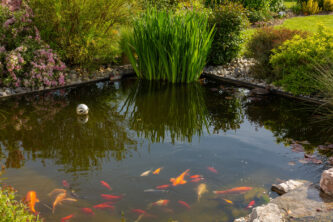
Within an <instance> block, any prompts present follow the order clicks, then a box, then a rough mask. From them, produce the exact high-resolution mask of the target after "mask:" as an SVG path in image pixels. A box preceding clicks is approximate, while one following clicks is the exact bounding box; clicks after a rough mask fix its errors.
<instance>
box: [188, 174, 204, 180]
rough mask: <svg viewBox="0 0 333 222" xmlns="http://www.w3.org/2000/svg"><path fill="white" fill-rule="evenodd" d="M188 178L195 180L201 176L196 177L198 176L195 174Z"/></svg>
mask: <svg viewBox="0 0 333 222" xmlns="http://www.w3.org/2000/svg"><path fill="white" fill-rule="evenodd" d="M190 178H191V179H197V178H203V176H202V175H198V174H196V175H192V176H190Z"/></svg>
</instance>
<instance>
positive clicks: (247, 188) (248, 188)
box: [213, 187, 252, 194]
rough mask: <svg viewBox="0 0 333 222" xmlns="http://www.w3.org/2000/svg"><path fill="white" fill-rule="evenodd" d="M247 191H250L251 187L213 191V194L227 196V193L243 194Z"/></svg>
mask: <svg viewBox="0 0 333 222" xmlns="http://www.w3.org/2000/svg"><path fill="white" fill-rule="evenodd" d="M249 190H252V187H235V188H232V189H229V190H222V191H218V190H215V191H213V193H214V194H229V193H245V192H247V191H249Z"/></svg>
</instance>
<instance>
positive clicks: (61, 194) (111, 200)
mask: <svg viewBox="0 0 333 222" xmlns="http://www.w3.org/2000/svg"><path fill="white" fill-rule="evenodd" d="M162 170H163V167H161V168H158V169H156V170H154V171H153V170H152V169H151V170H147V171H145V172H143V173H142V174H141V175H140V176H141V177H146V176H149V175H150V174H153V175H158V174H160V173H161V171H162ZM207 170H209V171H210V172H211V173H214V174H218V171H217V170H216V169H215V168H214V167H207ZM204 179H205V178H204V177H203V175H197V174H195V175H190V169H187V170H185V171H184V172H183V173H181V174H180V175H179V176H178V177H175V178H170V184H164V185H159V186H156V187H155V189H148V190H144V192H154V191H158V190H160V191H161V190H167V189H169V188H170V187H176V186H180V185H184V184H186V183H188V181H187V180H189V182H192V183H199V182H200V181H203V180H204ZM100 184H101V186H103V187H105V188H106V189H107V190H108V191H112V188H111V186H110V185H109V183H108V182H106V181H100ZM62 185H63V188H65V189H63V188H59V189H54V190H52V191H51V192H50V193H49V194H48V195H49V196H50V197H53V198H54V202H53V204H52V208H51V210H52V214H55V213H56V208H57V206H59V205H61V204H62V203H64V202H66V201H70V202H76V201H78V199H79V197H78V195H77V194H76V193H75V191H74V190H73V189H72V188H71V185H70V184H69V183H68V182H67V181H66V180H63V181H62ZM252 189H253V188H252V187H235V188H231V189H227V190H214V191H212V193H213V194H215V195H216V196H217V198H220V199H221V200H224V201H225V202H226V203H228V204H233V202H232V201H231V200H228V199H225V198H224V196H223V195H225V194H245V193H246V192H248V191H250V190H252ZM208 192H209V190H208V188H207V185H206V184H205V183H200V184H199V185H198V186H197V188H196V195H197V201H198V202H199V201H200V199H201V198H202V196H203V195H204V194H205V193H208ZM100 197H101V199H103V200H106V202H102V203H100V204H97V205H94V206H93V207H91V208H89V207H84V208H81V210H80V212H76V213H73V214H70V215H67V216H65V217H62V218H61V222H69V221H70V220H71V219H73V218H75V216H76V215H77V214H79V213H84V214H87V215H91V216H93V215H95V210H98V209H99V210H114V209H115V208H116V204H117V202H118V201H120V200H121V199H122V198H123V197H124V196H123V195H112V194H101V195H100ZM24 201H25V203H26V204H27V205H28V207H29V209H30V210H31V212H33V213H34V214H36V215H37V214H38V211H36V204H38V203H39V202H40V201H39V199H38V198H37V194H36V192H35V191H29V192H28V193H27V194H26V197H25V200H24ZM169 203H170V200H168V199H160V200H157V201H155V202H152V203H150V204H149V205H148V206H147V207H146V208H145V209H131V212H132V213H133V214H136V215H137V216H138V218H137V220H136V221H135V222H139V221H140V220H141V219H142V218H144V217H150V218H155V217H156V216H155V215H153V214H151V213H149V212H148V211H149V210H150V209H151V208H152V207H164V208H165V210H166V211H170V212H172V209H170V208H167V207H168V205H169ZM177 203H178V204H179V205H180V206H182V207H184V209H187V210H189V209H191V205H190V204H189V203H187V202H185V201H184V200H178V201H177ZM255 204H256V203H255V201H254V200H252V201H251V202H250V203H249V204H248V205H247V207H245V208H246V209H250V208H252V207H253V206H254V205H255ZM37 207H38V206H37Z"/></svg>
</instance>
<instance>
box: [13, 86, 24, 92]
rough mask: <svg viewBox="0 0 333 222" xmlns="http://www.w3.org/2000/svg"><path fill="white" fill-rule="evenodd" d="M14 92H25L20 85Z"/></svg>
mask: <svg viewBox="0 0 333 222" xmlns="http://www.w3.org/2000/svg"><path fill="white" fill-rule="evenodd" d="M15 92H16V93H25V92H26V90H24V89H23V88H22V87H18V88H16V89H15Z"/></svg>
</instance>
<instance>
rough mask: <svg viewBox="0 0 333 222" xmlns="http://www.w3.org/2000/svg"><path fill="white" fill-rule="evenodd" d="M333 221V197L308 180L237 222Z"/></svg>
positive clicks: (236, 221)
mask: <svg viewBox="0 0 333 222" xmlns="http://www.w3.org/2000/svg"><path fill="white" fill-rule="evenodd" d="M269 221H274V222H279V221H321V222H326V221H327V222H328V221H333V197H330V196H328V195H326V194H324V193H323V192H321V190H320V188H319V187H318V186H316V185H314V184H311V183H310V182H308V181H306V183H304V184H303V185H301V186H300V187H298V188H296V189H294V190H292V191H289V192H288V193H286V194H284V195H282V196H279V197H277V198H275V199H273V200H272V201H271V202H270V203H269V204H266V205H263V206H259V207H255V208H253V210H252V212H251V214H250V215H248V216H246V217H242V218H239V219H236V220H235V222H269Z"/></svg>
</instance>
